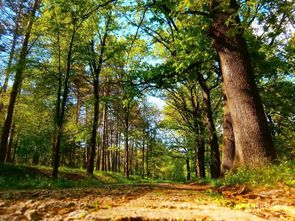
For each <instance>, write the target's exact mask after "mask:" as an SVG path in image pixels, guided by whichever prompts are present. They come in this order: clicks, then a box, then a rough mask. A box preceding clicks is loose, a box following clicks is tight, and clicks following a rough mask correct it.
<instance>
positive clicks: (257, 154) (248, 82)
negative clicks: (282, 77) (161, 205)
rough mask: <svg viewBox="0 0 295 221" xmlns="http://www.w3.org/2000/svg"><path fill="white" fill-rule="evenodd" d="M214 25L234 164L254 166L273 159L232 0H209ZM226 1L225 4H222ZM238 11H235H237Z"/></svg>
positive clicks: (273, 153) (262, 112) (273, 152)
mask: <svg viewBox="0 0 295 221" xmlns="http://www.w3.org/2000/svg"><path fill="white" fill-rule="evenodd" d="M212 3H213V4H212V15H213V24H212V27H211V31H210V34H211V35H212V37H213V39H214V42H213V46H214V48H215V49H216V51H217V53H218V55H219V58H220V62H221V69H222V76H223V81H224V89H225V93H226V96H227V102H228V107H229V110H230V115H231V118H232V121H233V130H234V134H235V146H236V152H235V159H234V167H239V166H248V167H257V166H260V165H264V164H266V163H267V162H269V161H270V160H273V159H275V158H276V152H275V149H274V145H273V142H272V139H271V134H270V131H269V128H268V125H267V121H266V117H265V114H264V110H263V106H262V102H261V99H260V96H259V93H258V89H257V86H256V83H255V79H254V73H253V69H252V67H251V62H250V57H249V53H248V49H247V45H246V41H245V39H244V37H243V33H242V30H241V28H235V27H237V26H238V25H239V24H240V21H239V18H238V17H237V16H236V19H235V21H234V22H230V24H228V25H227V23H228V21H229V19H230V18H231V19H232V16H235V13H236V12H237V11H238V5H237V2H236V1H235V0H231V1H230V2H229V4H228V3H226V2H225V1H224V0H213V1H212ZM225 3H226V4H225ZM236 14H237V13H236Z"/></svg>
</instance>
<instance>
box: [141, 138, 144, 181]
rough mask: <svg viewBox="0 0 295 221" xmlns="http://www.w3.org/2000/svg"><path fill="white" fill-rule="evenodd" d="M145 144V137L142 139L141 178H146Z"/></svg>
mask: <svg viewBox="0 0 295 221" xmlns="http://www.w3.org/2000/svg"><path fill="white" fill-rule="evenodd" d="M144 146H145V138H143V140H142V156H141V157H142V158H141V161H142V162H141V178H142V179H144V160H145V155H144V153H145V151H144Z"/></svg>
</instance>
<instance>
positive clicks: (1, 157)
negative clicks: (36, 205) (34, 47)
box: [0, 0, 39, 163]
mask: <svg viewBox="0 0 295 221" xmlns="http://www.w3.org/2000/svg"><path fill="white" fill-rule="evenodd" d="M38 7H39V0H35V2H34V5H33V8H32V11H31V13H30V19H29V21H28V25H27V28H26V34H25V37H24V41H23V44H22V48H21V52H20V56H19V60H18V63H17V67H16V73H15V79H14V82H13V86H12V91H11V94H10V100H9V105H8V110H7V115H6V119H5V121H4V126H3V131H2V135H1V146H0V163H4V161H5V157H6V150H7V143H8V137H9V132H10V129H11V123H12V118H13V113H14V107H15V102H16V97H17V94H18V91H19V89H20V87H21V83H22V81H23V72H24V70H25V66H26V60H27V59H26V58H27V54H28V46H29V39H30V36H31V30H32V27H33V23H34V20H35V14H36V11H37V9H38Z"/></svg>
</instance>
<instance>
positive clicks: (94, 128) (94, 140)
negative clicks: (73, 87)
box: [87, 74, 99, 175]
mask: <svg viewBox="0 0 295 221" xmlns="http://www.w3.org/2000/svg"><path fill="white" fill-rule="evenodd" d="M97 75H98V76H99V74H97ZM98 76H97V77H98ZM93 96H94V113H93V122H92V131H91V140H90V157H89V161H88V166H87V173H88V174H89V175H93V170H94V159H95V150H96V145H97V129H98V118H99V81H98V78H96V79H95V80H94V82H93Z"/></svg>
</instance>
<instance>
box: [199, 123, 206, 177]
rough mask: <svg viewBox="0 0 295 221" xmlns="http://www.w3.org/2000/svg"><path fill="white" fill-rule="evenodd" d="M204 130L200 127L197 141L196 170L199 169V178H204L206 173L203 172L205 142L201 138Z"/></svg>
mask: <svg viewBox="0 0 295 221" xmlns="http://www.w3.org/2000/svg"><path fill="white" fill-rule="evenodd" d="M203 132H204V129H203V128H202V126H200V133H199V134H200V136H199V139H198V169H199V171H198V172H199V177H201V178H205V177H206V171H205V141H204V138H203V136H202V135H203Z"/></svg>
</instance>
